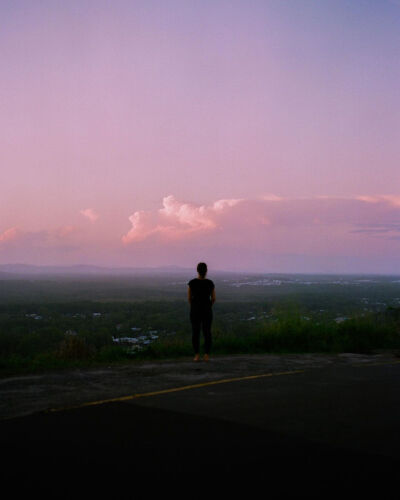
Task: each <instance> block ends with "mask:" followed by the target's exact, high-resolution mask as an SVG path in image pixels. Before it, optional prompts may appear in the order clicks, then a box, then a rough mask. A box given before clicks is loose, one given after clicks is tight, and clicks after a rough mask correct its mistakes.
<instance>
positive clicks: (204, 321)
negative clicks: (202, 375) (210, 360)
mask: <svg viewBox="0 0 400 500" xmlns="http://www.w3.org/2000/svg"><path fill="white" fill-rule="evenodd" d="M212 319H213V314H212V310H211V309H210V310H206V311H190V322H191V324H192V344H193V349H194V352H195V354H198V353H199V351H200V331H201V329H203V335H204V351H205V353H206V354H210V350H211V323H212Z"/></svg>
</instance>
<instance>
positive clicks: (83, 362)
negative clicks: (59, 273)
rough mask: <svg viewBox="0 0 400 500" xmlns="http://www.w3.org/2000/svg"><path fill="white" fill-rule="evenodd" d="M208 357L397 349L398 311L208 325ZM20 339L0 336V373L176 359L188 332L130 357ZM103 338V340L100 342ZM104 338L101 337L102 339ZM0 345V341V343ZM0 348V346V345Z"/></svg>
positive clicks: (118, 350)
mask: <svg viewBox="0 0 400 500" xmlns="http://www.w3.org/2000/svg"><path fill="white" fill-rule="evenodd" d="M212 335H213V337H212V338H213V344H212V354H216V355H229V354H255V353H311V352H318V353H340V352H354V353H371V352H373V351H375V350H377V349H393V350H397V349H400V309H399V308H388V309H387V310H386V311H385V312H384V313H380V314H370V315H368V316H359V317H355V318H353V319H349V320H346V321H344V322H342V323H339V324H338V323H335V322H334V321H325V322H315V321H307V320H305V319H303V317H302V316H301V315H300V314H298V313H296V312H292V313H290V312H285V313H282V314H281V315H280V316H279V317H278V318H277V319H276V320H275V321H273V322H271V321H267V320H265V321H258V322H255V323H254V324H253V323H252V324H249V323H246V324H243V323H242V324H240V325H239V324H234V325H233V326H232V325H230V326H229V325H226V324H220V323H218V321H216V322H215V323H214V325H213V333H212ZM37 337H38V336H37V334H32V338H31V337H29V335H27V336H22V337H21V342H20V343H19V344H15V345H14V344H10V339H9V338H8V337H7V336H4V338H3V341H4V345H3V346H2V347H3V349H1V352H2V355H0V374H1V375H2V376H6V375H10V374H22V373H35V372H43V371H49V370H62V369H69V368H74V367H91V366H99V365H104V364H107V365H115V364H121V363H128V362H134V361H135V360H157V359H158V360H162V359H171V358H172V359H179V358H183V357H188V356H192V355H193V350H192V344H191V334H190V329H189V328H188V331H187V332H186V333H180V334H177V335H173V336H172V335H171V336H166V337H160V338H159V339H158V340H157V341H155V342H153V343H152V344H149V345H148V346H147V348H145V349H143V350H142V351H138V352H136V353H134V354H132V353H128V352H127V349H126V347H122V346H118V345H115V344H110V343H109V340H108V341H105V342H104V343H103V344H102V343H101V342H99V339H97V340H95V339H92V338H91V337H86V338H85V337H79V336H76V337H67V338H65V337H63V336H60V335H59V334H57V335H55V337H54V338H52V337H51V335H50V336H48V338H47V344H46V342H45V341H44V340H43V338H42V339H40V342H39V341H38V338H37ZM102 338H103V337H102ZM104 338H106V337H104ZM0 343H1V339H0ZM0 347H1V345H0Z"/></svg>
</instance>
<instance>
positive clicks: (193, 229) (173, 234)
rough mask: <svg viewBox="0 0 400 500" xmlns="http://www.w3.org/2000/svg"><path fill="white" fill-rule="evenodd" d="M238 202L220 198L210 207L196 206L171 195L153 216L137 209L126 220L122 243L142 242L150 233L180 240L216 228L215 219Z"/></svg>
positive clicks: (237, 200)
mask: <svg viewBox="0 0 400 500" xmlns="http://www.w3.org/2000/svg"><path fill="white" fill-rule="evenodd" d="M240 201H241V200H239V199H221V200H217V201H215V202H214V203H213V204H212V205H210V206H206V205H200V206H197V205H194V204H192V203H183V202H180V201H178V200H177V199H176V198H175V197H174V196H173V195H169V196H166V197H164V198H163V207H162V208H160V209H159V210H157V211H156V212H155V213H152V212H145V211H143V210H140V211H137V212H135V213H134V214H133V215H131V216H130V217H129V220H130V222H131V224H132V227H131V229H130V230H129V232H128V233H126V234H125V235H123V236H122V241H123V243H125V244H126V243H131V242H135V241H143V240H145V239H146V238H148V237H149V236H150V235H153V234H158V235H160V236H163V237H164V239H177V238H178V239H179V238H182V237H186V236H189V235H191V234H193V233H199V232H203V231H210V230H213V229H215V228H217V226H218V217H219V216H220V215H221V214H223V213H224V211H225V210H227V209H229V208H231V207H233V206H235V205H237V204H238V203H239V202H240Z"/></svg>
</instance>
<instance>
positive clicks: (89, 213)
mask: <svg viewBox="0 0 400 500" xmlns="http://www.w3.org/2000/svg"><path fill="white" fill-rule="evenodd" d="M80 213H81V214H82V215H83V216H84V217H86V218H87V219H89V220H90V222H92V223H93V222H96V221H97V219H98V218H99V214H98V213H97V212H96V211H95V210H94V209H93V208H85V209H84V210H81V211H80Z"/></svg>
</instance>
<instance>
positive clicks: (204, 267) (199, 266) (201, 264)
mask: <svg viewBox="0 0 400 500" xmlns="http://www.w3.org/2000/svg"><path fill="white" fill-rule="evenodd" d="M197 272H198V273H199V274H200V276H205V275H206V274H207V264H206V263H205V262H199V263H198V264H197Z"/></svg>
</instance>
